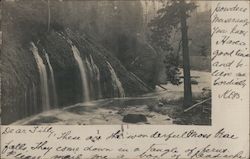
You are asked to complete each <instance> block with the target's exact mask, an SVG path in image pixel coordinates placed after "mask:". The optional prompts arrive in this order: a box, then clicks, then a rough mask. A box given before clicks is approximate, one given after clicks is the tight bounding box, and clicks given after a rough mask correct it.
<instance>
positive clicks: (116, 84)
mask: <svg viewBox="0 0 250 159" xmlns="http://www.w3.org/2000/svg"><path fill="white" fill-rule="evenodd" d="M106 62H107V64H108V68H109V71H110V73H111V78H112V84H113V86H114V88H115V90H116V89H118V92H119V97H125V91H124V89H123V87H122V83H121V81H120V80H119V78H118V77H117V75H116V73H115V70H114V69H113V67H112V66H111V64H110V63H109V62H108V61H106Z"/></svg>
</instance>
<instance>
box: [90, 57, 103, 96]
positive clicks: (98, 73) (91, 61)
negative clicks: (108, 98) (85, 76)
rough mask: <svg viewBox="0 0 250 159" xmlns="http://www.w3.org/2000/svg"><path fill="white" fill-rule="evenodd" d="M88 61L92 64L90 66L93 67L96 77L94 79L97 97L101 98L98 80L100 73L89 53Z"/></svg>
mask: <svg viewBox="0 0 250 159" xmlns="http://www.w3.org/2000/svg"><path fill="white" fill-rule="evenodd" d="M90 63H91V65H92V67H93V70H94V73H95V77H96V80H97V89H98V99H100V98H102V90H101V82H100V79H101V74H100V70H99V68H98V67H97V65H96V64H95V62H94V60H93V57H92V56H91V55H90Z"/></svg>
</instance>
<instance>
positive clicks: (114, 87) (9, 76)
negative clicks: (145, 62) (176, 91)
mask: <svg viewBox="0 0 250 159" xmlns="http://www.w3.org/2000/svg"><path fill="white" fill-rule="evenodd" d="M69 41H70V42H72V45H74V46H75V47H76V48H77V49H78V51H79V53H80V56H81V60H82V62H83V65H84V67H85V69H86V76H87V80H88V89H89V92H90V100H95V99H100V98H111V97H121V92H120V90H119V87H122V89H123V91H124V93H125V96H137V95H140V94H143V93H147V92H148V91H149V90H148V88H147V86H146V84H145V83H144V82H142V81H141V80H140V79H139V78H138V77H137V76H135V75H134V74H132V73H130V72H129V71H128V70H127V69H126V68H125V67H124V66H123V65H122V64H121V62H120V61H119V60H118V59H117V58H115V57H114V56H113V55H112V54H111V53H110V52H109V51H107V50H106V49H105V48H103V47H102V46H101V45H98V44H97V43H96V42H95V41H93V40H92V39H91V38H89V37H87V36H86V35H80V34H75V33H73V32H72V31H70V30H68V31H65V32H56V31H51V32H50V33H49V34H47V35H45V36H44V37H42V38H41V39H37V40H34V41H32V42H33V43H34V44H35V45H36V47H37V48H38V53H39V55H40V57H41V58H42V61H43V64H44V65H45V67H46V71H47V81H48V82H47V83H48V88H49V94H50V99H49V100H50V108H54V106H53V104H54V101H53V99H51V98H52V87H53V86H52V80H54V82H55V85H56V93H57V98H58V99H57V101H58V106H59V107H63V106H68V105H72V104H75V103H78V102H83V100H82V96H84V92H83V90H82V89H81V88H82V80H83V79H81V76H80V69H79V66H78V64H77V61H76V60H75V59H74V56H73V50H72V45H71V43H69ZM7 46H8V45H6V48H5V49H4V56H5V57H6V60H4V63H3V70H4V71H3V77H4V78H3V97H2V98H3V99H4V100H3V106H2V110H3V116H2V121H3V123H6V122H9V121H14V120H16V119H15V118H11V119H10V118H9V114H15V113H17V114H23V116H26V115H27V114H26V113H29V115H31V114H34V113H37V112H40V111H43V110H42V108H41V100H42V99H41V98H42V97H41V96H43V94H42V93H40V92H42V90H41V89H43V88H41V84H40V82H41V80H40V78H39V77H40V76H41V75H40V74H39V69H38V64H37V63H36V61H35V60H34V56H33V55H32V52H31V49H30V47H31V44H30V43H28V44H27V46H26V47H25V49H21V50H17V48H16V47H14V46H9V47H7ZM10 48H12V49H13V50H12V51H13V52H11V49H10ZM9 49H10V50H9ZM45 53H47V55H48V57H49V61H50V64H51V66H52V68H53V73H54V79H52V76H51V74H50V69H49V64H48V61H47V60H46V56H45ZM9 55H11V59H9V58H10V57H9ZM17 58H18V59H17ZM7 59H9V60H7ZM26 60H27V61H26ZM13 61H14V62H15V63H13ZM111 68H112V69H113V71H114V72H113V74H115V77H113V76H112V70H111ZM17 72H18V74H16V73H17ZM114 78H117V79H114ZM115 80H118V81H119V82H120V84H121V85H120V86H119V85H118V83H117V81H115ZM14 90H15V91H14ZM22 111H23V113H22ZM20 112H21V113H20ZM23 116H18V117H17V118H22V117H23ZM12 117H13V116H12Z"/></svg>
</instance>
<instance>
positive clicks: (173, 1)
mask: <svg viewBox="0 0 250 159" xmlns="http://www.w3.org/2000/svg"><path fill="white" fill-rule="evenodd" d="M181 1H183V0H170V1H168V2H166V4H165V7H163V8H162V9H160V10H158V11H157V16H156V17H155V18H154V19H153V20H151V22H150V23H149V27H150V30H151V32H152V33H151V36H150V42H151V43H152V44H153V45H154V46H155V47H156V48H158V50H161V51H163V52H167V54H166V57H165V58H166V59H165V61H164V63H165V66H166V74H167V80H168V81H170V82H171V83H172V84H175V85H178V84H179V83H180V81H179V78H178V75H179V68H178V67H179V56H178V52H177V54H175V53H174V48H173V46H172V44H171V38H172V35H173V33H174V32H176V30H177V29H178V28H179V27H180V16H181V11H184V12H185V13H186V14H185V16H186V18H188V17H190V13H191V12H192V11H193V10H194V9H195V8H196V7H197V5H196V4H195V2H192V1H191V2H188V3H186V2H185V1H184V3H182V2H181Z"/></svg>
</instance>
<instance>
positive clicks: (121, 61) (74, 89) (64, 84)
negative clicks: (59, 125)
mask: <svg viewBox="0 0 250 159" xmlns="http://www.w3.org/2000/svg"><path fill="white" fill-rule="evenodd" d="M1 4H2V5H3V9H2V15H3V16H2V19H1V20H2V25H1V29H2V30H3V44H4V47H3V48H2V52H1V56H2V57H1V58H2V59H1V64H0V65H1V67H0V68H1V73H2V77H3V78H2V81H1V82H2V92H1V93H2V97H1V99H2V101H1V106H2V116H1V117H2V123H3V124H9V123H11V122H13V121H16V120H18V119H21V118H24V117H27V116H29V115H33V114H36V113H39V112H41V111H42V108H41V98H40V96H41V94H40V79H39V72H38V68H37V65H36V61H35V59H34V57H33V55H32V52H31V51H30V42H34V43H36V44H37V46H38V49H39V53H40V56H41V57H42V58H43V60H44V61H45V56H44V54H43V53H42V52H43V50H44V49H45V50H46V52H47V53H48V55H49V57H50V61H51V63H52V67H53V69H54V73H55V81H56V84H57V92H58V102H59V107H65V106H68V105H72V104H75V103H77V102H81V95H82V92H81V90H80V89H79V87H81V83H80V80H81V79H80V75H79V72H78V68H77V64H76V62H75V61H74V59H73V55H72V53H71V52H72V50H71V47H70V45H69V44H68V43H67V41H66V40H65V39H63V38H62V37H61V36H59V35H58V33H61V34H62V35H64V36H65V37H66V38H69V39H71V40H72V41H73V42H74V43H75V44H76V45H77V47H78V49H79V51H80V54H81V57H82V58H83V59H85V58H89V57H90V56H92V57H93V59H94V61H95V63H96V65H97V66H98V67H99V68H100V72H101V87H102V95H103V96H102V98H111V97H117V96H118V95H117V92H116V91H114V90H113V89H112V83H111V81H112V80H111V77H110V72H109V70H108V67H107V64H106V62H105V61H108V62H109V63H111V65H112V67H113V68H114V69H115V72H116V74H117V76H118V77H119V79H120V81H121V83H122V84H123V87H124V90H125V92H126V96H138V95H141V94H144V93H147V92H150V91H152V90H153V89H154V88H155V86H156V85H157V84H159V83H163V82H164V83H165V82H166V80H168V81H170V82H172V83H174V84H178V76H176V73H177V72H178V68H179V67H182V65H181V63H182V56H181V55H180V47H179V43H180V37H181V35H180V30H179V29H178V27H177V29H176V30H175V31H173V30H172V27H174V26H175V25H176V23H178V22H176V21H173V24H171V25H170V26H169V27H170V28H171V29H170V32H169V30H168V31H166V30H162V29H160V30H157V31H156V32H157V34H158V35H159V34H160V33H161V32H163V33H164V34H162V35H165V33H166V34H167V36H166V38H168V39H161V38H160V39H159V36H158V35H157V36H158V37H157V36H152V37H153V39H152V40H151V42H148V41H147V38H145V37H146V35H147V36H148V37H149V36H151V35H152V34H151V33H152V32H150V31H148V32H145V30H144V29H143V26H145V24H144V23H145V22H144V21H143V16H144V15H143V8H142V5H141V3H140V1H85V2H84V3H82V2H80V1H66V0H64V1H63V2H61V1H59V0H51V1H50V3H49V5H48V1H46V0H19V1H16V2H6V1H3V2H2V3H1ZM172 12H173V10H172ZM193 14H194V15H192V16H191V18H189V20H188V23H189V24H190V27H189V28H190V29H189V30H188V32H189V35H190V36H189V37H190V38H191V39H192V44H191V45H190V55H191V68H192V69H198V70H205V69H207V66H202V65H201V64H197V60H195V62H192V56H195V57H197V56H199V57H200V56H202V57H205V60H207V58H208V59H209V56H210V55H209V54H208V53H209V52H210V40H209V39H210V38H209V35H210V21H209V16H208V14H209V12H204V13H199V14H195V13H193ZM155 23H157V22H155ZM146 25H147V24H146ZM164 25H165V23H164V24H162V25H161V27H164ZM167 29H169V28H167ZM197 30H201V31H199V32H197ZM203 37H208V38H203ZM155 38H158V41H157V39H155ZM164 40H166V41H167V42H168V43H167V44H168V45H167V46H164V47H166V48H167V49H162V48H160V47H159V45H158V44H160V45H161V44H162V43H164ZM152 41H156V42H158V44H154V43H152ZM164 60H165V64H164V63H163V61H164ZM201 63H204V62H201ZM45 65H46V67H48V66H47V63H46V64H45ZM162 68H164V70H163V72H164V73H161V72H162ZM47 70H48V68H47ZM166 72H167V73H166ZM48 78H49V83H51V77H50V76H49V77H48ZM95 86H96V84H95V83H93V88H91V89H92V91H91V93H92V95H91V96H92V97H93V98H92V99H93V100H94V99H98V98H100V97H98V94H97V92H95V91H94V90H95V89H96V88H95ZM137 102H138V101H137ZM118 103H119V102H118ZM39 120H40V119H39ZM48 120H50V119H48ZM48 120H47V119H43V118H41V121H42V122H45V123H46V122H48ZM51 120H52V121H54V122H56V121H57V119H52V118H51ZM37 122H38V123H39V122H40V121H37Z"/></svg>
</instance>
